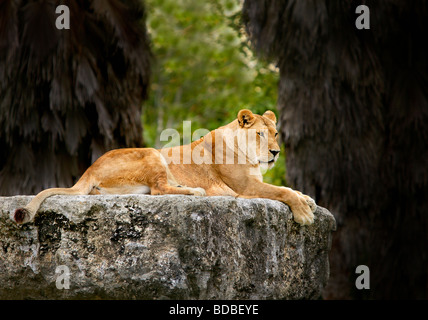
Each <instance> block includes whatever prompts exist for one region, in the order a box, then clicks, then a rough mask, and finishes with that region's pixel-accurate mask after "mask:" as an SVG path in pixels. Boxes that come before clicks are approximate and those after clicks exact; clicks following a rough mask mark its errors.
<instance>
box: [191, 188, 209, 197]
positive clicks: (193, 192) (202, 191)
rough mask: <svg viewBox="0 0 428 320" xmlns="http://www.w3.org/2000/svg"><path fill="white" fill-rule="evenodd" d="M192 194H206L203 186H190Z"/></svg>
mask: <svg viewBox="0 0 428 320" xmlns="http://www.w3.org/2000/svg"><path fill="white" fill-rule="evenodd" d="M192 194H193V195H194V196H202V197H203V196H206V195H207V193H206V192H205V189H203V188H192Z"/></svg>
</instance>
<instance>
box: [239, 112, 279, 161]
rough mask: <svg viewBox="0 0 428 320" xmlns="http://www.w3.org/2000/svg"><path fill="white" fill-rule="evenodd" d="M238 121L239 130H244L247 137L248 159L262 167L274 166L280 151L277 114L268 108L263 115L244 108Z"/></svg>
mask: <svg viewBox="0 0 428 320" xmlns="http://www.w3.org/2000/svg"><path fill="white" fill-rule="evenodd" d="M237 121H238V124H239V129H238V130H239V131H241V132H242V131H244V132H245V136H246V137H247V157H248V159H249V160H250V161H251V162H252V163H257V162H258V163H260V165H261V166H262V167H265V168H269V169H270V168H272V167H273V166H274V164H275V162H276V160H278V157H279V152H280V147H279V145H278V131H277V130H276V116H275V114H274V113H273V112H272V111H270V110H268V111H266V112H265V113H264V114H263V115H262V116H261V115H258V114H254V113H252V112H251V111H250V110H247V109H243V110H241V111H239V113H238V117H237Z"/></svg>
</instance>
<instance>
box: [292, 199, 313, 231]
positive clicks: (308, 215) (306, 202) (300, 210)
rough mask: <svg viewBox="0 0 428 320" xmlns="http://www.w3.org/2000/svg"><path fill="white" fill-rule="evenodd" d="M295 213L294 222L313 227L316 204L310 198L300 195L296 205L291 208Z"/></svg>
mask: <svg viewBox="0 0 428 320" xmlns="http://www.w3.org/2000/svg"><path fill="white" fill-rule="evenodd" d="M290 208H291V211H292V212H293V216H294V221H296V222H297V223H299V224H301V225H302V226H304V225H311V224H312V223H313V222H314V214H313V212H314V211H315V210H316V208H317V207H316V204H315V201H314V200H313V199H311V198H310V197H308V196H306V197H305V196H303V195H299V196H298V200H297V202H296V204H294V205H292V206H290Z"/></svg>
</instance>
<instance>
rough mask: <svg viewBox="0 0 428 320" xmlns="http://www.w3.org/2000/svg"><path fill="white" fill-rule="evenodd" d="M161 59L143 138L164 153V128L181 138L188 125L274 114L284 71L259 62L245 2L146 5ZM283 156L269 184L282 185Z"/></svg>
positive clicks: (163, 0)
mask: <svg viewBox="0 0 428 320" xmlns="http://www.w3.org/2000/svg"><path fill="white" fill-rule="evenodd" d="M145 2H146V5H147V10H148V15H147V27H148V30H149V33H150V36H151V40H152V50H153V55H154V57H155V59H156V62H155V65H154V67H153V78H152V84H151V94H150V97H149V101H148V102H147V103H145V106H144V111H143V125H144V140H145V142H146V144H147V145H148V146H153V147H157V148H159V147H162V146H163V145H164V144H165V142H160V141H159V136H160V133H161V132H162V130H164V129H165V128H174V129H176V130H178V131H179V132H182V124H183V121H185V120H191V121H192V132H193V131H194V130H196V129H198V128H206V129H208V130H213V129H215V128H217V127H219V126H221V125H225V124H227V123H228V122H230V121H232V120H234V119H235V117H236V115H237V113H238V111H239V110H240V109H242V108H248V109H250V110H252V111H253V112H256V113H263V112H265V111H266V110H267V109H271V110H273V111H275V112H276V100H277V84H278V71H277V69H276V68H275V67H274V66H272V65H269V64H268V63H266V62H264V61H259V60H257V59H256V58H255V57H254V56H253V53H252V51H251V49H250V48H249V43H248V40H247V38H246V35H245V31H244V30H243V28H242V23H241V10H242V7H241V1H239V0H211V1H199V0H193V1H192V0H146V1H145ZM284 166H285V162H284V159H283V158H281V159H280V160H279V161H278V163H277V165H276V166H275V168H274V169H272V170H270V171H268V172H267V173H266V175H265V181H267V182H270V183H275V184H284V177H285V168H284Z"/></svg>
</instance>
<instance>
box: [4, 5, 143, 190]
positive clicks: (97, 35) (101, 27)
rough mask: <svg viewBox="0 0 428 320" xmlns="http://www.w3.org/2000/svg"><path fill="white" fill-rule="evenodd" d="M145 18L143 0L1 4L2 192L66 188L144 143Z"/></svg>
mask: <svg viewBox="0 0 428 320" xmlns="http://www.w3.org/2000/svg"><path fill="white" fill-rule="evenodd" d="M59 4H65V5H67V6H68V7H69V9H70V30H66V29H63V30H58V29H57V28H56V27H55V20H56V18H57V15H56V14H55V8H56V6H57V5H59ZM144 17H145V11H144V8H143V6H142V2H141V1H139V0H123V1H120V0H93V1H90V0H76V1H74V0H70V1H53V0H50V1H49V0H47V1H41V0H39V1H14V0H2V1H0V150H1V157H0V194H1V195H15V194H34V193H37V192H39V191H40V190H42V189H45V188H48V187H55V186H62V187H70V186H71V185H73V183H74V181H75V180H76V179H77V178H78V177H79V176H80V175H81V174H82V173H83V171H84V170H86V168H87V167H89V166H90V165H91V163H92V162H93V161H94V160H95V159H97V158H98V157H99V156H100V155H101V154H103V153H104V152H106V151H108V150H110V149H113V148H118V147H125V146H127V147H132V146H141V145H142V134H141V130H142V127H141V105H142V102H143V100H144V99H145V98H146V96H147V90H148V84H149V77H150V59H151V54H150V48H149V41H148V36H147V33H146V28H145V23H144Z"/></svg>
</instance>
